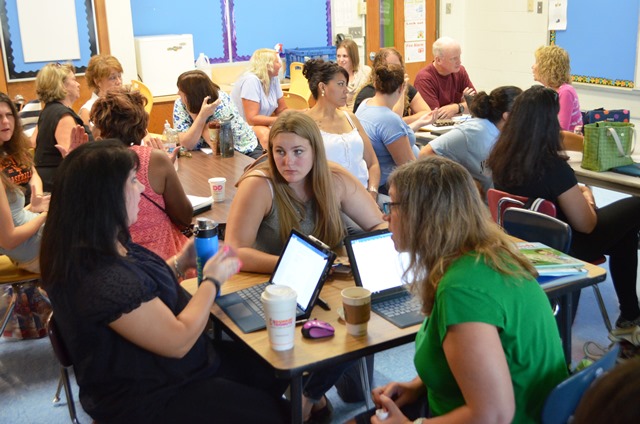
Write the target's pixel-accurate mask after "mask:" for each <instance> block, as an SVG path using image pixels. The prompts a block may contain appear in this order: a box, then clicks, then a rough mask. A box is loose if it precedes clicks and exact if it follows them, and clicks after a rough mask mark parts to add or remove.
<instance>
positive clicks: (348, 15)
mask: <svg viewBox="0 0 640 424" xmlns="http://www.w3.org/2000/svg"><path fill="white" fill-rule="evenodd" d="M357 1H360V0H357ZM357 6H358V5H357V3H356V2H354V1H344V0H341V1H336V2H331V8H332V9H333V20H334V25H335V26H336V28H343V27H344V28H346V27H352V26H360V25H362V22H361V20H360V18H359V17H358V7H357Z"/></svg>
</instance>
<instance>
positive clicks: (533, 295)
mask: <svg viewBox="0 0 640 424" xmlns="http://www.w3.org/2000/svg"><path fill="white" fill-rule="evenodd" d="M389 183H390V190H389V194H390V196H391V202H390V203H388V204H386V205H385V213H386V215H385V220H387V221H388V222H389V229H390V231H391V232H392V233H393V241H394V243H395V246H396V249H397V250H398V251H406V252H408V253H409V255H410V258H411V261H410V272H411V273H412V274H413V276H414V281H413V284H412V290H413V291H414V292H415V294H416V295H417V296H418V297H419V299H420V300H421V301H422V305H423V312H424V313H425V314H426V315H427V317H428V318H427V319H426V320H425V322H424V323H423V325H422V328H421V329H420V331H419V332H418V334H417V336H416V354H415V359H414V363H415V366H416V371H417V373H418V376H417V377H416V378H415V379H414V380H412V381H410V382H405V383H396V382H393V383H389V384H387V385H386V386H383V387H378V388H376V389H374V390H373V397H374V402H375V403H376V405H377V407H378V408H383V409H386V410H387V411H388V413H389V417H388V418H387V420H385V424H391V423H405V422H406V421H407V420H408V418H407V417H406V416H404V415H403V413H402V412H401V411H400V409H399V408H401V407H404V406H407V405H410V404H412V403H415V402H417V401H420V400H422V401H424V400H425V397H426V399H427V400H428V402H429V410H430V415H431V416H433V417H439V419H438V420H437V422H451V423H470V422H473V423H494V424H495V423H510V422H516V423H529V422H538V421H539V416H540V410H541V408H542V403H543V402H544V400H545V398H546V396H547V394H548V393H549V392H550V391H551V389H552V388H553V387H554V386H556V385H557V384H558V383H559V382H560V381H562V380H563V379H564V378H566V376H567V366H566V363H565V359H564V356H563V353H562V348H561V343H560V336H559V333H558V329H557V327H556V323H555V321H554V318H553V315H552V312H551V308H550V307H549V301H548V299H547V297H546V295H545V294H544V292H543V290H542V289H541V288H540V286H539V284H538V283H537V282H536V280H535V278H534V276H535V275H537V273H536V271H535V269H534V268H533V266H532V265H531V264H530V263H529V262H528V261H527V260H526V259H525V258H524V257H523V256H521V255H520V254H519V253H518V251H517V249H516V248H515V246H514V244H513V243H512V242H511V240H510V239H509V238H508V236H507V235H506V234H505V233H503V232H502V230H501V229H500V228H499V227H498V226H497V225H495V224H494V223H493V221H491V218H490V217H489V212H488V210H487V209H486V207H485V205H484V204H483V203H482V200H481V199H480V196H479V193H478V190H477V189H476V187H475V185H474V182H473V179H472V178H471V175H470V174H469V173H468V172H467V171H466V170H465V169H464V168H463V167H462V166H461V165H459V164H457V163H455V162H453V161H450V160H448V159H446V158H443V157H433V158H427V159H425V160H420V161H416V162H412V163H410V164H407V165H404V166H402V167H400V168H398V169H397V170H396V171H395V172H394V173H393V174H392V175H391V176H390V178H389ZM425 216H428V217H430V219H424V217H425ZM427 415H429V414H427ZM423 416H424V415H423ZM414 418H415V417H411V419H414ZM422 420H424V422H425V423H427V422H429V421H430V419H428V418H424V419H422V418H418V419H417V420H416V421H415V422H422ZM371 422H372V423H375V424H377V423H379V421H378V418H377V417H373V418H372V420H371ZM434 422H435V421H434Z"/></svg>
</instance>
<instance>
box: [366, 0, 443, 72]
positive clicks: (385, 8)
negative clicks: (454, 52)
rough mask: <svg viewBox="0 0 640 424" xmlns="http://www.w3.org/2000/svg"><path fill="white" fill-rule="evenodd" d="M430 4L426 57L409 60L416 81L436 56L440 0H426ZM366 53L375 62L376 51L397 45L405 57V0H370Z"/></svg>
mask: <svg viewBox="0 0 640 424" xmlns="http://www.w3.org/2000/svg"><path fill="white" fill-rule="evenodd" d="M425 8H426V34H425V35H426V43H425V46H426V57H427V59H426V61H425V62H419V63H407V64H405V68H406V72H407V73H408V74H409V78H410V79H411V81H412V82H413V80H414V79H415V77H416V74H417V73H418V71H419V70H420V69H422V68H424V67H425V66H426V65H427V64H428V63H429V62H431V61H432V60H433V54H432V53H431V45H432V44H433V42H434V41H435V40H436V33H437V28H436V17H437V8H436V0H425ZM365 30H366V39H365V48H366V50H365V52H366V53H365V56H366V59H367V61H366V62H367V65H369V66H371V63H372V58H373V55H375V53H376V52H377V51H378V50H379V49H380V48H381V47H395V48H396V49H397V50H398V51H399V52H400V53H402V56H403V57H404V56H405V54H404V1H403V0H367V16H366V26H365Z"/></svg>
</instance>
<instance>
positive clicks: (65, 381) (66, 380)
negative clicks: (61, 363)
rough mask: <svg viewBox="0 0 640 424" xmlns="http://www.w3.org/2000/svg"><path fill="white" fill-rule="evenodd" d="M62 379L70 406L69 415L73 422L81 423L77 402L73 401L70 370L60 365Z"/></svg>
mask: <svg viewBox="0 0 640 424" xmlns="http://www.w3.org/2000/svg"><path fill="white" fill-rule="evenodd" d="M60 379H61V380H62V385H63V386H64V394H65V396H66V397H67V407H68V408H69V416H70V417H71V422H72V423H73V424H80V422H79V421H78V414H77V413H76V404H75V403H74V401H73V392H72V391H71V381H69V370H67V369H66V368H65V367H60Z"/></svg>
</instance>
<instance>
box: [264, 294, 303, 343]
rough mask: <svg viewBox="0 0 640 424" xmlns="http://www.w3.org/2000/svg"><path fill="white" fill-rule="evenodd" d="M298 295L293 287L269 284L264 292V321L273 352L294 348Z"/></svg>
mask: <svg viewBox="0 0 640 424" xmlns="http://www.w3.org/2000/svg"><path fill="white" fill-rule="evenodd" d="M297 298H298V295H297V294H296V291H295V290H293V289H292V288H291V287H288V286H282V285H279V284H269V285H268V286H267V288H265V289H264V292H262V307H263V308H264V319H265V322H266V324H267V332H268V333H269V342H270V343H271V348H272V349H273V350H277V351H280V350H289V349H291V348H293V339H294V337H293V336H294V332H295V329H296V306H297Z"/></svg>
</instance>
